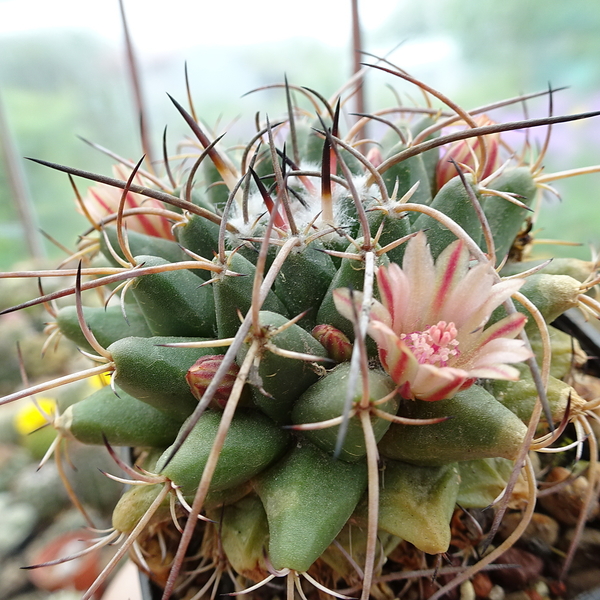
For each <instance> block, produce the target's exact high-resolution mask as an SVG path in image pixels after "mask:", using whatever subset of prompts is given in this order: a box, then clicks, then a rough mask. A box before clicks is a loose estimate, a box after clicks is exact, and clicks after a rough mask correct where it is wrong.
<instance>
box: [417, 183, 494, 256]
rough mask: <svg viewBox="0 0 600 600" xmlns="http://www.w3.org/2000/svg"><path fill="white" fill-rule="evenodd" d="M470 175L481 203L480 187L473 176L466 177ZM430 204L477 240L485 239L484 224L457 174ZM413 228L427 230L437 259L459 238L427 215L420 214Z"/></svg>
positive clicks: (433, 253) (472, 187)
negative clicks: (483, 233) (482, 228)
mask: <svg viewBox="0 0 600 600" xmlns="http://www.w3.org/2000/svg"><path fill="white" fill-rule="evenodd" d="M466 178H467V182H468V185H469V186H470V187H471V189H472V191H473V193H474V194H475V197H476V198H477V199H478V200H479V202H481V201H482V198H481V194H480V193H479V190H478V189H477V186H476V185H474V184H473V183H471V182H470V177H469V176H466ZM430 206H431V208H435V209H437V210H439V211H440V212H442V213H444V214H445V215H447V216H448V217H450V218H451V219H452V220H453V221H454V222H455V223H457V224H458V225H460V226H461V227H462V228H463V229H464V230H465V231H466V232H467V234H469V235H470V236H471V237H472V238H473V240H474V241H475V242H476V243H478V244H479V243H480V242H481V235H482V230H481V223H480V221H479V217H478V216H477V212H476V211H475V208H474V206H473V202H472V200H471V198H470V197H469V194H468V192H467V190H466V189H465V186H464V185H463V183H462V181H461V179H460V177H454V178H453V179H451V180H450V181H448V183H446V184H445V185H444V186H443V187H442V189H441V190H439V191H438V193H437V194H436V195H435V197H434V199H433V200H432V201H431V204H430ZM412 229H413V231H419V230H427V239H428V240H429V245H430V247H431V254H432V256H433V257H434V258H436V257H438V256H439V255H440V254H441V253H442V250H444V248H446V247H447V246H448V245H449V244H451V243H452V242H453V241H454V240H455V239H456V236H455V235H454V234H453V233H452V232H451V231H450V230H448V229H446V227H444V226H443V225H442V224H441V223H440V222H439V221H437V220H436V219H434V218H433V217H430V216H429V215H425V214H420V215H419V216H418V217H417V218H416V219H415V220H414V223H413V224H412Z"/></svg>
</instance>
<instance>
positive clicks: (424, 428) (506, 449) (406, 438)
mask: <svg viewBox="0 0 600 600" xmlns="http://www.w3.org/2000/svg"><path fill="white" fill-rule="evenodd" d="M399 414H400V415H402V416H405V417H409V418H419V419H433V418H439V417H450V418H449V419H447V420H446V421H443V422H441V423H436V424H434V425H400V424H393V425H392V427H390V429H389V430H388V432H387V433H386V435H385V436H384V437H383V439H382V440H381V442H380V444H379V448H380V450H381V453H382V454H383V455H385V456H387V457H389V458H393V459H395V460H402V461H406V462H409V463H411V464H415V465H423V466H437V465H445V464H448V463H452V462H456V461H461V460H473V459H476V458H488V457H496V456H500V457H502V458H510V459H514V458H515V457H516V456H517V453H518V452H519V448H520V447H521V444H522V443H523V439H524V438H525V432H526V427H525V425H523V422H522V421H521V420H520V419H519V418H518V417H517V416H516V415H514V414H513V413H512V412H511V411H510V410H509V409H508V408H506V407H505V406H504V405H502V404H501V403H500V402H498V401H497V400H496V399H495V398H494V396H492V395H491V394H490V393H489V392H486V391H485V390H484V389H483V388H481V387H479V386H477V385H473V386H471V387H470V388H469V389H468V390H465V391H463V392H459V393H458V394H456V396H454V398H452V399H450V400H440V401H439V402H423V401H420V400H414V401H407V402H404V403H402V404H401V406H400V410H399Z"/></svg>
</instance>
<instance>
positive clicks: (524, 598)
mask: <svg viewBox="0 0 600 600" xmlns="http://www.w3.org/2000/svg"><path fill="white" fill-rule="evenodd" d="M504 598H505V600H531V599H530V598H529V596H528V595H527V592H513V593H512V594H507V595H506V596H505V597H504Z"/></svg>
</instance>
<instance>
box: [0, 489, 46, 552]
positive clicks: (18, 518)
mask: <svg viewBox="0 0 600 600" xmlns="http://www.w3.org/2000/svg"><path fill="white" fill-rule="evenodd" d="M0 514H1V515H2V527H0V557H4V556H7V555H9V554H11V553H12V552H14V551H15V550H16V549H17V548H18V547H19V546H21V544H23V543H24V542H25V540H27V538H28V537H29V536H30V535H31V534H32V533H33V531H34V529H35V526H36V525H37V523H38V516H37V514H36V511H35V509H34V508H33V506H31V504H26V503H15V502H13V501H12V497H11V495H10V494H8V493H2V494H0Z"/></svg>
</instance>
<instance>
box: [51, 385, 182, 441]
mask: <svg viewBox="0 0 600 600" xmlns="http://www.w3.org/2000/svg"><path fill="white" fill-rule="evenodd" d="M182 424H183V419H182V418H177V417H175V416H173V415H172V414H170V413H166V412H164V411H160V410H157V409H156V408H154V407H153V406H151V405H150V404H148V403H146V402H142V401H141V400H138V399H137V398H134V397H133V396H130V395H129V394H127V393H125V392H124V391H123V390H120V389H116V390H115V391H113V390H112V389H111V387H110V386H105V387H103V388H101V389H99V390H98V391H97V392H94V393H93V394H91V395H90V396H88V397H87V398H84V399H83V400H81V401H80V402H77V403H75V404H72V405H71V406H69V407H68V408H67V410H66V411H65V412H64V413H63V414H62V415H61V416H60V417H59V418H58V419H57V420H56V421H55V423H54V426H55V427H56V428H57V429H58V431H60V432H61V433H63V434H65V435H67V436H72V437H74V438H75V439H77V440H79V441H80V442H83V443H84V444H103V443H104V441H105V440H107V441H108V443H109V444H111V445H113V446H151V447H154V448H166V447H167V446H169V445H170V444H172V443H173V441H174V440H175V437H176V436H177V433H178V431H179V429H180V427H181V425H182Z"/></svg>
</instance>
